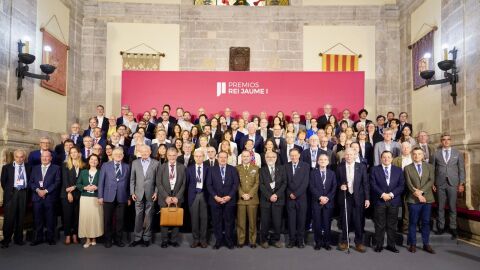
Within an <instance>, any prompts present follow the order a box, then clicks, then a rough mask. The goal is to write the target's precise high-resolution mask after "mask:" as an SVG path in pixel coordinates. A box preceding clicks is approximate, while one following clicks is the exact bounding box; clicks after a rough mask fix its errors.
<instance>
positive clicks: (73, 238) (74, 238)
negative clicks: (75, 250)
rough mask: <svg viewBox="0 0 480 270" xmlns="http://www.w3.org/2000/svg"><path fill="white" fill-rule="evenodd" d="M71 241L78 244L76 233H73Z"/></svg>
mask: <svg viewBox="0 0 480 270" xmlns="http://www.w3.org/2000/svg"><path fill="white" fill-rule="evenodd" d="M72 243H74V244H75V245H77V244H78V237H77V235H75V234H74V235H73V237H72Z"/></svg>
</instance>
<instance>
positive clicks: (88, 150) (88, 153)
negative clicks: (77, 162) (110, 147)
mask: <svg viewBox="0 0 480 270" xmlns="http://www.w3.org/2000/svg"><path fill="white" fill-rule="evenodd" d="M89 156H90V149H87V156H86V158H88V157H89Z"/></svg>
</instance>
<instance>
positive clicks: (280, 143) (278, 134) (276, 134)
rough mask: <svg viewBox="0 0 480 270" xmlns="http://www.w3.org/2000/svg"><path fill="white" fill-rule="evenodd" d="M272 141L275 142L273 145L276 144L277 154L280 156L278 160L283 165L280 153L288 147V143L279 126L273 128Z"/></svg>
mask: <svg viewBox="0 0 480 270" xmlns="http://www.w3.org/2000/svg"><path fill="white" fill-rule="evenodd" d="M272 140H273V143H274V144H275V148H276V149H277V154H278V156H277V159H279V161H280V163H281V160H280V159H281V157H280V151H281V149H283V148H285V147H286V145H287V142H286V141H285V139H284V138H283V137H282V127H280V126H279V125H275V126H274V127H273V136H272Z"/></svg>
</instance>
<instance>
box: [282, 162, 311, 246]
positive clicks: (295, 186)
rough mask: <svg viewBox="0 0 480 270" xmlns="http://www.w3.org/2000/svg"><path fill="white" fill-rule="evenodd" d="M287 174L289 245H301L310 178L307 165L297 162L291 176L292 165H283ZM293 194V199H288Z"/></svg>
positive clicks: (290, 163)
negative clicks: (295, 243)
mask: <svg viewBox="0 0 480 270" xmlns="http://www.w3.org/2000/svg"><path fill="white" fill-rule="evenodd" d="M284 166H285V170H286V172H287V193H286V197H287V213H288V230H289V234H290V243H291V244H294V242H297V244H299V245H300V244H303V243H304V238H305V222H306V219H307V206H308V200H307V190H308V182H309V178H310V166H309V164H307V163H305V162H302V161H299V162H298V164H297V168H296V170H295V175H294V174H293V164H292V162H288V163H287V164H285V165H284ZM291 194H294V195H295V199H292V198H290V195H291Z"/></svg>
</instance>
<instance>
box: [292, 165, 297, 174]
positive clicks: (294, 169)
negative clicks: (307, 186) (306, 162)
mask: <svg viewBox="0 0 480 270" xmlns="http://www.w3.org/2000/svg"><path fill="white" fill-rule="evenodd" d="M296 170H297V164H293V175H295V171H296Z"/></svg>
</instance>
